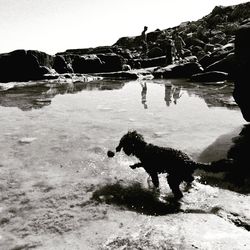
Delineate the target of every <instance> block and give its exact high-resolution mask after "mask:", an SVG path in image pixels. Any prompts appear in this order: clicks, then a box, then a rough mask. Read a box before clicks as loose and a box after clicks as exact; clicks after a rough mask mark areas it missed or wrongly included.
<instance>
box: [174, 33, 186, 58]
mask: <svg viewBox="0 0 250 250" xmlns="http://www.w3.org/2000/svg"><path fill="white" fill-rule="evenodd" d="M173 38H174V45H175V50H176V58H177V59H178V60H180V59H181V58H182V55H183V47H184V46H185V45H186V44H185V42H184V41H183V39H182V37H181V36H180V35H179V34H178V33H177V32H176V33H174V34H173Z"/></svg>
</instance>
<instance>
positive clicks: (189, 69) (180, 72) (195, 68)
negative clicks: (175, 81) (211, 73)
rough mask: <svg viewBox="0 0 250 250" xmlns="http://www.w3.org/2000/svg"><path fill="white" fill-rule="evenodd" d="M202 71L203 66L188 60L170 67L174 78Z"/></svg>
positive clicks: (185, 76)
mask: <svg viewBox="0 0 250 250" xmlns="http://www.w3.org/2000/svg"><path fill="white" fill-rule="evenodd" d="M201 72H203V68H202V67H201V65H200V64H199V63H195V62H189V63H185V64H181V65H177V66H175V67H174V68H172V74H173V77H175V78H187V77H188V78H189V77H191V76H192V75H194V74H198V73H201Z"/></svg>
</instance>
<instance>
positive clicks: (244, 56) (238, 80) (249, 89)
mask: <svg viewBox="0 0 250 250" xmlns="http://www.w3.org/2000/svg"><path fill="white" fill-rule="evenodd" d="M249 44H250V24H248V25H243V26H242V27H241V28H240V29H239V30H238V31H237V33H236V38H235V60H236V65H237V70H236V74H235V77H234V83H235V89H234V93H233V96H234V99H235V101H236V102H237V104H238V105H239V107H240V109H241V112H242V114H243V117H244V118H245V120H246V121H250V101H249V94H250V84H249V70H250V46H249Z"/></svg>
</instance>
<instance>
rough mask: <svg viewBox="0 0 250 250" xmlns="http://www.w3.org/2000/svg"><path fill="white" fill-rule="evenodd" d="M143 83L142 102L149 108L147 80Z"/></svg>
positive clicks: (145, 107)
mask: <svg viewBox="0 0 250 250" xmlns="http://www.w3.org/2000/svg"><path fill="white" fill-rule="evenodd" d="M140 84H141V87H142V90H141V103H142V105H143V107H144V109H147V108H148V105H147V103H146V102H147V84H146V82H144V83H140Z"/></svg>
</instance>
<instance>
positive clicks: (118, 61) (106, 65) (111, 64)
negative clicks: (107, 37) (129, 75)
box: [96, 53, 124, 72]
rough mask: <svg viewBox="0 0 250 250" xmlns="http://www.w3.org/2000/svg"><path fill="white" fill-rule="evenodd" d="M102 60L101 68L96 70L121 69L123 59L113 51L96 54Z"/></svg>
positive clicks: (109, 70)
mask: <svg viewBox="0 0 250 250" xmlns="http://www.w3.org/2000/svg"><path fill="white" fill-rule="evenodd" d="M97 56H98V57H99V58H100V60H101V61H102V65H101V69H100V70H99V71H96V72H113V71H121V70H122V65H123V62H124V59H123V57H122V56H120V55H117V54H115V53H107V54H97Z"/></svg>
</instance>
